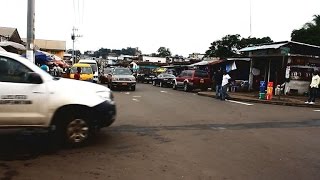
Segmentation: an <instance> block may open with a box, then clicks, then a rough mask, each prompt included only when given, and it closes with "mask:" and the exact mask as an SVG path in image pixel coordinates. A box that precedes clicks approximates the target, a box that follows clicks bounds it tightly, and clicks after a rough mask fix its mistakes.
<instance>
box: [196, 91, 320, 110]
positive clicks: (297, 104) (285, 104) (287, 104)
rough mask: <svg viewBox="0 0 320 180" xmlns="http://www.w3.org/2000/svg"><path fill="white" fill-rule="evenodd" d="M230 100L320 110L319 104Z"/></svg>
mask: <svg viewBox="0 0 320 180" xmlns="http://www.w3.org/2000/svg"><path fill="white" fill-rule="evenodd" d="M198 95H199V96H205V97H211V98H215V97H216V96H215V95H211V94H207V93H204V92H198ZM229 99H230V100H234V101H244V102H251V103H260V104H272V105H281V106H295V107H308V108H320V105H319V104H313V105H309V104H300V103H292V102H279V101H267V100H258V99H257V100H255V99H245V98H235V97H230V98H229Z"/></svg>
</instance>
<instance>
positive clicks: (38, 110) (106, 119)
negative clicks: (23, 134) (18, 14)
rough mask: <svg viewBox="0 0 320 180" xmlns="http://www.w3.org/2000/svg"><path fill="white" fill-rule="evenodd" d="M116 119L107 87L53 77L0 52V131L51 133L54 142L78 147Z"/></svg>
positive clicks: (112, 101) (30, 64) (23, 59)
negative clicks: (92, 133) (46, 131)
mask: <svg viewBox="0 0 320 180" xmlns="http://www.w3.org/2000/svg"><path fill="white" fill-rule="evenodd" d="M115 116H116V105H115V102H114V100H113V95H112V92H111V91H110V89H108V88H107V87H105V86H101V85H97V84H93V83H89V82H84V81H77V80H72V79H64V78H55V77H52V76H51V75H49V74H48V73H47V72H45V71H43V70H42V69H40V68H39V67H38V66H36V65H35V64H33V63H32V62H30V61H29V60H27V59H25V58H23V57H20V56H19V55H17V54H12V53H8V52H2V51H0V130H1V129H2V130H4V129H8V128H10V129H17V130H20V129H21V130H25V129H28V130H29V129H32V130H39V129H41V130H48V132H49V133H50V135H52V136H50V137H54V138H53V139H56V140H63V141H64V142H66V143H68V144H71V145H78V144H83V143H84V142H86V141H87V140H88V138H89V137H91V136H90V134H91V132H94V131H95V130H98V129H100V128H102V127H106V126H110V125H111V124H112V123H113V122H114V121H115Z"/></svg>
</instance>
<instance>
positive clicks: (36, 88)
mask: <svg viewBox="0 0 320 180" xmlns="http://www.w3.org/2000/svg"><path fill="white" fill-rule="evenodd" d="M31 72H32V70H30V69H29V68H28V67H26V66H24V65H23V64H22V63H20V62H18V61H16V60H14V59H10V58H7V57H2V56H0V87H1V88H0V126H35V125H43V124H45V122H44V121H45V116H46V113H47V107H48V106H47V103H48V102H47V100H48V98H47V93H46V86H45V84H44V83H42V84H32V83H30V82H28V74H29V73H31Z"/></svg>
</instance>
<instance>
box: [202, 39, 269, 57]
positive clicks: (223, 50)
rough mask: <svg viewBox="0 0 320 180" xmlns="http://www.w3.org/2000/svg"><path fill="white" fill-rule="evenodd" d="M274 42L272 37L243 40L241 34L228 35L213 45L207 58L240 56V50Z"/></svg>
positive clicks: (207, 53) (207, 52)
mask: <svg viewBox="0 0 320 180" xmlns="http://www.w3.org/2000/svg"><path fill="white" fill-rule="evenodd" d="M270 42H273V41H272V40H271V38H270V37H263V38H255V37H248V38H241V36H240V35H239V34H234V35H226V36H224V37H222V39H221V40H217V41H214V42H212V43H211V46H210V47H209V50H207V51H206V56H207V57H220V58H228V57H234V56H237V55H239V53H238V50H239V49H241V48H245V47H247V46H252V45H257V44H263V43H270Z"/></svg>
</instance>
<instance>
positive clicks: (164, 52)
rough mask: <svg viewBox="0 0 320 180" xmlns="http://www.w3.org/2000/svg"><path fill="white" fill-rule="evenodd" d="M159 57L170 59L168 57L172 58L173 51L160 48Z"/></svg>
mask: <svg viewBox="0 0 320 180" xmlns="http://www.w3.org/2000/svg"><path fill="white" fill-rule="evenodd" d="M157 52H158V54H157V55H158V56H159V57H168V56H171V51H170V49H169V48H166V47H160V48H159V49H158V51H157Z"/></svg>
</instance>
